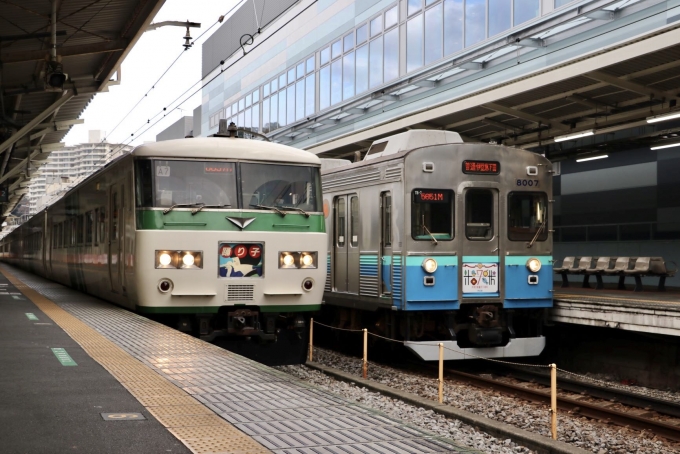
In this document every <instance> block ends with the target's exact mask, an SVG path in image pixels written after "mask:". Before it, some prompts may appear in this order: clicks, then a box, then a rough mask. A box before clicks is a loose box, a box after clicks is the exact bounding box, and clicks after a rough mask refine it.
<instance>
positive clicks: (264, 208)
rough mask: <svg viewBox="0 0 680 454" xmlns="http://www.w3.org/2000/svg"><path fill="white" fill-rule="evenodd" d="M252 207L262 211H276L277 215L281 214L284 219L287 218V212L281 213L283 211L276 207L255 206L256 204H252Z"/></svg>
mask: <svg viewBox="0 0 680 454" xmlns="http://www.w3.org/2000/svg"><path fill="white" fill-rule="evenodd" d="M250 206H251V207H255V208H259V209H261V210H274V211H276V212H277V213H279V214H280V215H281V217H282V218H285V217H286V212H285V211H281V210H279V209H278V208H276V207H270V206H267V205H254V204H252V203H251V204H250Z"/></svg>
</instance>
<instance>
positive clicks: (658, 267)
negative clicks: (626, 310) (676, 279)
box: [619, 257, 678, 292]
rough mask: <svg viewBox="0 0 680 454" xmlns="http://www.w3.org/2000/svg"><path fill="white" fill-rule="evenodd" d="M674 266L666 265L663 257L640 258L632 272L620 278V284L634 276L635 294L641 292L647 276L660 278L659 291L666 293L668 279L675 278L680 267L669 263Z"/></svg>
mask: <svg viewBox="0 0 680 454" xmlns="http://www.w3.org/2000/svg"><path fill="white" fill-rule="evenodd" d="M668 263H671V264H673V266H672V267H669V266H667V265H666V261H664V259H663V257H638V259H637V260H636V261H635V267H634V268H633V269H632V270H624V271H623V275H622V276H621V278H619V282H621V281H622V280H623V279H625V278H626V276H633V277H634V278H635V289H634V291H635V292H641V291H642V290H643V287H642V278H643V277H646V276H653V277H658V278H659V284H658V285H657V290H658V291H660V292H665V291H666V278H667V277H673V276H675V273H676V272H677V271H678V267H677V265H676V264H675V262H668Z"/></svg>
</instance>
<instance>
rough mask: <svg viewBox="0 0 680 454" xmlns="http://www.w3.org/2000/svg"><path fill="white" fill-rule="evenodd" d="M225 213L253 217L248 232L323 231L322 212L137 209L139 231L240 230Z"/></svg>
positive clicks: (237, 216) (236, 216)
mask: <svg viewBox="0 0 680 454" xmlns="http://www.w3.org/2000/svg"><path fill="white" fill-rule="evenodd" d="M227 216H230V217H234V218H255V220H254V221H253V222H252V223H251V224H249V225H248V227H246V228H245V229H244V230H245V231H248V232H314V233H323V232H325V230H326V229H325V222H324V218H323V215H322V214H311V215H310V216H309V217H305V216H304V215H303V214H301V213H296V212H288V213H286V216H281V215H280V214H277V213H253V212H243V211H240V210H239V211H200V212H198V213H196V214H195V215H192V214H191V212H190V211H174V210H173V211H171V212H169V213H168V214H163V211H162V210H138V211H137V229H138V230H221V231H235V232H238V231H240V230H241V229H239V228H238V227H237V226H236V225H234V224H233V223H232V222H230V221H228V220H227Z"/></svg>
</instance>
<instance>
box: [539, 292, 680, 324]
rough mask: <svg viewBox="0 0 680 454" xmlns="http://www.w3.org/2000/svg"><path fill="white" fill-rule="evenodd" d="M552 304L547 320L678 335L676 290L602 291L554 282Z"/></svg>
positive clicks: (679, 311) (679, 301)
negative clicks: (564, 285)
mask: <svg viewBox="0 0 680 454" xmlns="http://www.w3.org/2000/svg"><path fill="white" fill-rule="evenodd" d="M554 297H555V299H554V306H553V308H552V309H551V310H550V315H549V320H550V321H553V322H558V323H572V324H577V325H589V326H595V327H603V328H616V329H621V330H627V331H637V332H641V333H653V334H663V335H668V336H680V289H677V288H670V287H669V288H667V291H665V292H660V291H657V290H656V289H655V288H649V289H647V288H646V289H645V291H643V292H633V291H632V290H618V289H616V286H615V285H611V286H607V287H605V288H604V289H602V290H596V289H593V288H580V287H577V286H576V285H573V286H571V287H567V288H559V283H558V282H555V291H554Z"/></svg>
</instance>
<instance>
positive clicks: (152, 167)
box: [1, 122, 327, 358]
mask: <svg viewBox="0 0 680 454" xmlns="http://www.w3.org/2000/svg"><path fill="white" fill-rule="evenodd" d="M229 135H230V134H229V133H228V131H227V127H226V124H225V123H224V122H221V123H220V132H219V133H218V134H217V137H207V138H194V139H180V140H170V141H164V142H158V143H151V144H144V145H141V146H139V147H137V148H135V149H134V150H133V151H132V152H131V153H130V154H128V155H126V156H123V157H121V158H119V159H117V160H115V161H113V162H111V163H109V164H108V165H107V166H106V167H105V168H103V169H101V170H99V171H98V172H97V173H95V174H93V175H92V176H90V177H89V178H87V179H86V180H84V181H83V182H82V183H80V184H78V185H77V186H76V187H74V188H73V189H71V190H70V191H69V192H68V193H67V194H66V195H65V196H64V197H63V198H62V199H61V200H59V201H57V202H56V203H54V204H53V205H52V206H50V207H48V208H47V209H45V210H43V211H41V212H39V213H38V214H36V215H35V216H33V217H32V218H31V219H30V220H29V221H27V222H26V223H25V224H24V225H22V226H20V227H19V228H17V229H16V230H14V231H13V232H11V233H10V234H9V235H8V236H7V237H6V238H4V239H3V240H2V243H1V244H2V257H3V260H4V261H7V262H9V263H11V264H13V265H17V266H20V267H22V268H25V269H27V270H29V271H31V272H34V273H36V274H39V275H42V276H45V277H47V278H49V279H52V280H54V281H57V282H60V283H63V284H65V285H68V286H71V287H74V288H76V289H78V290H81V291H83V292H86V293H89V294H92V295H95V296H97V297H100V298H102V299H105V300H108V301H111V302H113V303H116V304H119V305H121V306H124V307H127V308H129V309H132V310H136V311H138V312H140V313H143V314H147V315H149V316H158V317H160V318H163V320H164V321H166V322H170V320H171V319H174V324H175V326H178V327H179V328H180V329H183V330H186V331H189V332H194V333H195V334H198V335H200V336H202V337H203V338H205V339H212V338H214V337H216V336H227V337H229V338H237V339H251V340H252V341H254V342H253V343H255V344H258V345H262V344H266V345H268V347H267V348H268V349H270V350H272V349H273V344H276V343H277V341H278V340H280V339H281V336H284V335H285V336H287V338H294V339H298V340H299V341H295V342H296V345H298V346H299V348H300V351H301V354H300V355H299V357H300V358H302V357H303V356H304V352H305V351H306V347H307V344H306V342H305V341H304V336H305V334H306V333H307V332H308V323H309V317H310V314H311V313H312V312H314V311H318V310H319V309H320V307H321V302H322V297H323V285H324V279H325V270H324V269H322V267H320V266H319V264H318V260H319V258H320V257H326V255H327V251H326V241H327V240H326V233H325V225H324V216H323V208H322V197H321V183H320V160H319V158H317V157H316V156H315V155H313V154H311V153H309V152H306V151H302V150H298V149H295V148H291V147H287V146H283V145H278V144H273V143H268V142H264V141H256V140H250V139H240V138H236V137H228V136H229Z"/></svg>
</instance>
